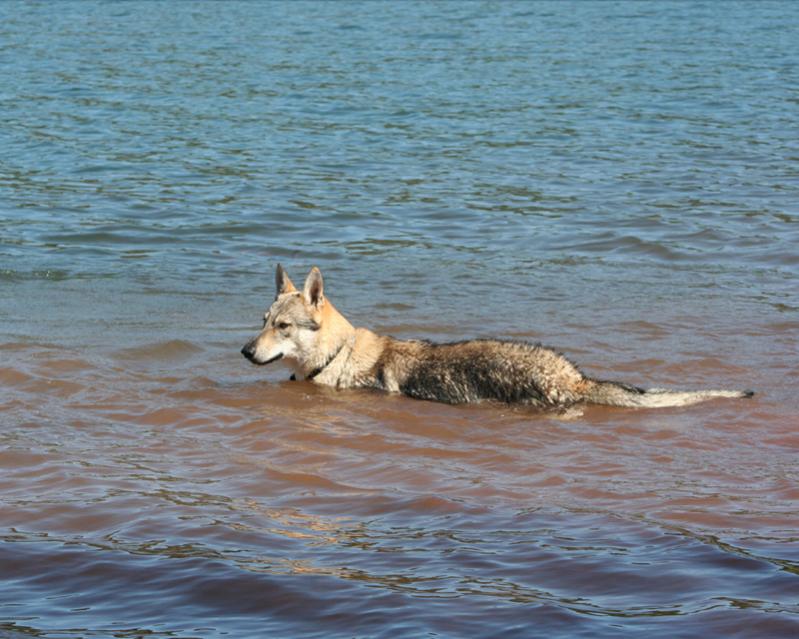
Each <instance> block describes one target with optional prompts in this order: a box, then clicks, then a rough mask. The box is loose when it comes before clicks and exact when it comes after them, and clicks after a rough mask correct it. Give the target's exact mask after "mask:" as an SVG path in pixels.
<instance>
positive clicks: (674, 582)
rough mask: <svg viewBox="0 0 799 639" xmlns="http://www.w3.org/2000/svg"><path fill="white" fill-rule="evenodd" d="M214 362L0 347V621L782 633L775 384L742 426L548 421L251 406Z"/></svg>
mask: <svg viewBox="0 0 799 639" xmlns="http://www.w3.org/2000/svg"><path fill="white" fill-rule="evenodd" d="M639 328H641V329H642V330H651V328H652V327H651V325H649V324H646V325H642V326H641V327H639ZM233 346H234V344H231V348H230V352H223V351H221V350H219V351H217V350H213V349H208V348H204V347H203V346H201V345H199V344H194V343H191V342H188V341H180V340H174V341H168V342H153V343H150V344H144V345H142V346H139V347H135V348H126V349H122V350H120V351H117V352H115V353H113V354H112V355H110V356H109V355H103V356H100V355H96V354H92V353H86V352H81V351H79V350H76V349H65V348H57V347H55V346H54V345H31V344H26V343H14V342H12V343H7V344H4V345H3V346H2V355H3V362H4V365H3V367H2V368H0V382H2V384H3V387H4V389H5V390H4V394H3V402H2V404H0V415H2V420H3V423H5V424H6V427H5V428H4V431H3V433H2V436H1V437H2V438H1V439H0V441H2V452H0V467H2V475H0V494H2V501H1V502H0V521H2V522H3V525H4V528H5V532H4V533H3V536H2V543H1V544H0V565H2V568H3V578H4V584H5V585H4V587H3V590H2V592H0V602H2V608H0V610H2V614H3V615H5V616H6V617H7V618H8V617H11V618H13V619H15V620H16V624H17V626H21V627H25V626H26V625H28V624H29V625H30V626H33V627H36V628H39V629H40V630H42V631H45V632H46V631H47V630H48V629H60V630H62V631H63V630H64V629H65V628H85V629H88V631H89V634H93V633H97V634H100V635H102V634H103V633H106V632H107V633H111V632H112V631H114V630H126V631H130V630H131V629H136V628H138V629H145V628H146V629H150V630H151V631H153V632H155V633H159V632H164V633H167V632H175V633H177V634H178V635H179V636H211V635H213V636H216V635H221V634H224V633H225V632H230V629H233V631H234V632H233V634H236V635H240V636H243V635H259V636H270V635H271V633H273V632H274V633H277V634H280V635H281V636H295V635H297V634H314V635H316V634H318V635H319V636H325V635H327V636H332V635H335V636H338V635H341V636H344V635H347V634H348V633H350V632H352V633H354V634H357V635H358V636H386V637H389V636H420V635H422V634H424V633H435V634H438V635H441V636H462V635H475V636H477V635H479V636H496V635H495V632H496V634H499V635H502V636H520V637H522V636H530V634H529V633H530V631H531V628H533V627H535V628H536V633H539V632H540V633H543V634H547V635H550V636H580V635H582V634H585V635H586V636H618V633H619V632H621V631H622V630H624V631H625V632H626V631H629V632H633V631H634V632H642V633H645V634H647V635H648V636H705V635H704V633H705V632H706V631H707V629H712V632H713V633H714V635H715V636H751V637H775V636H784V637H788V636H791V635H792V634H794V633H795V631H796V630H797V627H798V626H797V622H796V618H795V617H794V615H796V614H797V612H799V605H798V604H797V601H798V599H799V579H798V578H797V570H798V568H797V566H798V564H797V562H799V552H798V549H799V544H798V543H797V505H798V504H799V483H798V482H797V464H796V460H797V454H799V433H797V429H796V420H795V417H794V416H795V412H794V411H795V408H794V407H793V406H790V407H789V406H786V404H785V402H786V401H787V400H788V399H789V398H790V396H791V393H792V391H791V390H789V389H792V388H793V385H794V384H795V382H796V374H795V373H793V374H792V375H791V379H789V380H784V381H783V382H782V385H781V386H780V385H777V386H776V387H775V388H774V389H773V390H772V391H771V392H766V393H761V394H760V395H758V396H757V397H756V398H755V399H753V400H749V401H746V400H740V401H725V400H720V401H713V402H708V403H707V404H704V405H699V406H694V407H689V408H684V409H670V410H660V411H633V410H623V409H608V408H598V407H590V408H587V409H586V410H585V412H584V414H583V415H582V416H572V417H570V418H564V417H559V416H553V415H549V414H539V413H535V412H531V411H529V410H526V409H520V408H509V407H506V406H469V407H452V406H446V405H440V404H435V403H429V402H419V401H414V400H411V399H407V398H403V397H400V396H390V395H383V394H378V393H371V392H362V391H357V392H355V391H349V392H348V391H334V390H330V389H324V388H318V387H315V386H313V385H311V384H308V383H303V382H288V381H283V382H281V381H272V382H268V381H256V380H255V378H256V375H262V374H263V370H262V369H250V368H249V365H248V364H247V363H246V362H245V361H244V360H243V359H241V358H240V357H239V356H238V354H237V353H236V350H235V348H233ZM209 358H210V359H211V360H212V361H210V362H209ZM165 368H169V369H170V370H169V372H168V373H165V372H163V370H164V369H165ZM617 368H618V369H619V371H620V373H619V374H621V372H625V373H626V375H627V377H628V378H635V377H636V374H635V373H634V372H633V370H634V369H639V370H641V369H646V370H648V371H649V375H651V376H652V377H658V376H659V377H661V378H663V379H666V380H667V381H672V380H675V381H676V380H678V379H679V378H680V377H681V376H683V375H685V376H689V377H690V378H691V380H692V382H696V384H697V385H698V386H703V385H708V384H711V383H712V382H716V381H717V380H718V379H719V377H720V376H721V377H725V378H729V379H730V380H732V381H733V382H736V383H741V382H742V381H744V379H745V378H746V377H747V371H745V370H744V369H743V368H741V367H738V366H735V365H733V364H730V363H726V360H723V359H718V358H712V357H700V358H696V359H692V360H691V361H689V362H685V361H683V358H677V357H675V358H674V361H670V362H669V361H663V360H652V359H638V360H635V361H629V362H622V363H621V364H620V365H619V366H617ZM159 371H161V372H159ZM214 371H216V377H215V376H214ZM719 371H722V373H723V374H722V375H720V373H719ZM220 373H223V374H222V375H220ZM273 379H274V378H273ZM769 380H770V381H771V382H772V383H774V384H777V383H778V379H777V376H776V375H775V374H774V373H773V372H772V373H770V374H769V375H760V376H759V381H760V382H761V383H763V384H765V383H766V382H768V381H769ZM665 620H668V623H666V621H665ZM17 626H15V627H17ZM76 634H80V633H79V632H77V631H76ZM134 634H136V633H135V632H134ZM11 636H17V635H15V634H12V635H11ZM20 636H22V635H20ZM53 636H56V635H53ZM58 636H62V635H61V634H58ZM126 636H127V635H126Z"/></svg>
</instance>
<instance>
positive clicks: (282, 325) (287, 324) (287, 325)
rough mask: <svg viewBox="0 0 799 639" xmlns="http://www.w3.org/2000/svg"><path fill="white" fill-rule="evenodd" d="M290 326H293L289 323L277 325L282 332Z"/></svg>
mask: <svg viewBox="0 0 799 639" xmlns="http://www.w3.org/2000/svg"><path fill="white" fill-rule="evenodd" d="M289 326H291V324H289V323H288V322H280V324H278V325H277V327H278V328H279V329H280V330H281V331H283V330H285V329H287V328H288V327H289Z"/></svg>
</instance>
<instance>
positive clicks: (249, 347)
mask: <svg viewBox="0 0 799 639" xmlns="http://www.w3.org/2000/svg"><path fill="white" fill-rule="evenodd" d="M241 354H242V355H244V357H246V358H247V359H248V360H250V361H253V358H254V357H255V347H254V346H253V343H252V342H247V343H246V344H245V345H244V348H242V349H241Z"/></svg>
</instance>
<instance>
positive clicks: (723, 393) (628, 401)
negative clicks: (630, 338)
mask: <svg viewBox="0 0 799 639" xmlns="http://www.w3.org/2000/svg"><path fill="white" fill-rule="evenodd" d="M754 394H755V392H754V391H751V390H745V391H737V390H702V391H671V390H666V389H663V388H650V389H648V390H647V389H643V388H638V387H637V386H630V385H629V384H623V383H621V382H602V381H594V384H593V385H592V386H591V387H590V388H589V389H588V392H587V393H586V400H587V401H589V402H591V403H594V404H603V405H605V406H627V407H631V408H667V407H670V406H689V405H691V404H696V403H698V402H703V401H705V400H706V399H713V398H716V397H733V398H737V397H751V396H752V395H754Z"/></svg>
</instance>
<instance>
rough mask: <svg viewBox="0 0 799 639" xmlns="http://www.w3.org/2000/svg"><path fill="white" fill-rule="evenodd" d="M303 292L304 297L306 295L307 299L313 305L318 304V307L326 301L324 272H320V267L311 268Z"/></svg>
mask: <svg viewBox="0 0 799 639" xmlns="http://www.w3.org/2000/svg"><path fill="white" fill-rule="evenodd" d="M302 294H303V297H305V301H306V302H308V304H310V305H311V306H316V307H317V308H318V307H320V306H322V304H324V303H325V295H324V283H323V282H322V273H320V272H319V269H318V268H316V267H315V266H314V267H313V268H312V269H311V272H310V273H308V277H306V278H305V288H304V290H303V292H302Z"/></svg>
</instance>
